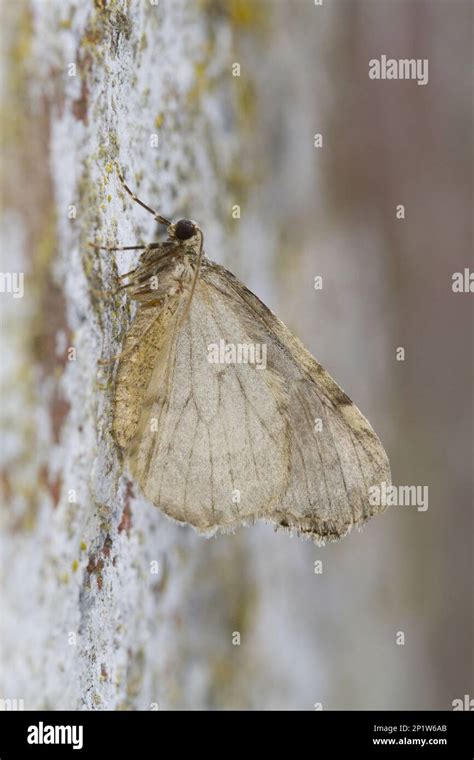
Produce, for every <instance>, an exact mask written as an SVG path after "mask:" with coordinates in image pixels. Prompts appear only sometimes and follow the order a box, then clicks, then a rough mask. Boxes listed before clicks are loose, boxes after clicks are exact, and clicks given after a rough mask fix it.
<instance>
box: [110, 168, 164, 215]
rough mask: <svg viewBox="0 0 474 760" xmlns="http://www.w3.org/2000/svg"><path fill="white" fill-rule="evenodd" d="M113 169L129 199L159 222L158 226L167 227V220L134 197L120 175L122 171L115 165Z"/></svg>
mask: <svg viewBox="0 0 474 760" xmlns="http://www.w3.org/2000/svg"><path fill="white" fill-rule="evenodd" d="M115 168H116V171H117V174H118V178H119V180H120V182H121V183H122V187H123V189H124V190H125V192H126V193H128V194H129V196H130V198H132V199H133V200H134V201H135V203H138V205H139V206H141V207H142V208H144V209H145V211H148V213H149V214H151V215H152V216H153V217H154V218H155V220H156V221H157V222H159V223H160V224H164V225H165V226H166V227H169V226H170V224H171V222H170V221H169V220H168V219H165V218H164V216H161V214H159V213H158V212H157V211H155V210H154V209H152V208H150V206H147V204H146V203H143V201H141V200H140V198H138V196H137V195H135V193H134V192H133V191H132V190H130V188H129V186H128V185H127V183H126V182H125V178H124V176H123V174H122V170H121V169H120V166H119V165H118V164H116V165H115Z"/></svg>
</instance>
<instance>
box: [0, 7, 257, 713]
mask: <svg viewBox="0 0 474 760" xmlns="http://www.w3.org/2000/svg"><path fill="white" fill-rule="evenodd" d="M20 5H21V7H17V8H10V9H4V12H5V16H6V21H7V24H8V38H7V39H8V44H9V46H10V52H9V56H8V65H9V67H10V74H9V76H10V80H11V81H12V86H11V90H10V91H9V92H7V93H6V98H5V100H6V101H7V102H8V104H9V105H10V107H11V104H12V103H13V104H15V107H16V113H15V119H12V134H11V135H9V139H10V141H11V149H12V151H13V153H14V155H15V161H13V160H12V166H11V172H10V174H11V175H12V176H15V177H16V178H17V180H19V181H20V182H21V183H23V184H24V186H25V187H26V188H27V190H26V199H25V193H24V192H23V191H21V192H19V191H18V188H13V190H12V198H11V199H9V206H10V208H11V209H12V211H11V213H10V215H9V216H8V217H7V225H6V235H7V237H8V238H9V255H10V257H11V258H10V259H9V260H8V261H7V262H6V263H5V267H4V268H5V269H8V268H10V269H13V270H15V269H24V270H26V292H25V298H24V300H23V301H22V302H21V303H19V302H13V303H12V309H11V313H10V314H8V318H9V325H10V329H11V330H12V331H13V332H12V334H11V356H10V358H11V363H10V365H9V367H8V370H7V371H6V372H5V376H4V381H5V387H6V388H7V389H8V392H9V394H10V395H9V399H10V403H9V407H8V408H7V409H5V408H4V410H3V411H4V414H5V415H6V417H7V420H6V421H7V423H10V424H11V429H12V430H11V440H12V443H11V449H10V451H9V455H7V458H6V462H5V465H6V466H5V469H4V473H5V475H4V480H5V488H6V492H7V496H8V497H9V502H10V506H9V512H8V514H7V515H6V526H5V528H6V531H8V532H9V533H10V539H9V540H7V542H6V545H5V546H4V547H3V549H4V552H5V555H6V564H5V567H6V573H7V575H6V578H5V592H4V615H3V616H2V619H3V621H4V628H3V630H2V653H3V657H4V663H3V666H4V679H3V681H2V695H3V694H5V695H9V694H10V695H12V696H13V697H15V696H16V697H18V698H22V699H24V701H25V706H26V707H27V708H39V707H46V708H50V709H59V708H82V707H85V708H87V709H134V708H141V709H156V707H157V706H158V707H159V708H162V709H166V708H172V707H176V706H179V707H202V706H212V705H220V706H225V705H227V704H228V705H231V704H235V705H236V706H246V705H248V704H249V703H250V701H251V696H250V695H248V696H245V695H242V694H241V693H240V692H239V690H238V687H237V686H236V685H235V674H236V673H237V672H238V671H239V669H240V668H241V667H242V663H243V662H245V658H244V656H243V649H244V648H241V649H240V650H239V647H236V646H234V645H233V643H232V633H233V632H234V631H238V632H240V634H241V635H242V636H244V632H245V626H246V624H247V623H246V621H247V620H248V618H249V616H251V614H252V610H253V606H254V591H253V586H252V583H251V579H250V577H249V574H248V572H247V569H246V568H247V566H248V551H249V550H248V548H247V547H246V544H245V540H243V539H242V537H239V536H236V537H234V538H233V539H230V538H227V539H224V540H222V541H221V542H219V543H217V542H212V541H205V540H203V539H200V538H199V537H197V536H196V535H195V534H194V533H192V532H190V531H187V530H184V529H182V528H179V527H178V526H175V525H174V524H172V523H170V522H169V521H167V520H166V519H165V518H164V517H163V516H162V515H161V514H160V512H159V511H158V510H156V509H154V508H153V507H151V505H149V504H147V503H145V502H143V501H142V500H141V499H140V498H139V497H138V496H137V494H136V492H135V490H134V487H133V484H132V483H130V482H129V481H127V480H126V478H125V477H124V475H123V468H122V463H121V461H120V459H119V456H118V452H117V449H116V447H115V445H114V443H113V440H112V437H111V429H110V421H111V384H112V366H110V367H109V366H105V367H100V366H99V365H98V360H99V359H100V358H104V357H109V356H111V355H113V354H114V353H117V351H119V350H120V345H121V342H122V340H123V337H124V334H125V331H126V329H127V326H128V324H129V322H130V317H131V314H130V311H129V308H128V306H127V303H126V298H125V297H124V296H107V295H106V294H105V293H104V291H112V290H113V289H114V288H115V287H116V285H117V274H118V273H121V272H124V271H127V269H130V268H131V267H132V263H133V261H134V257H133V255H130V254H128V255H127V254H124V253H122V254H118V255H115V254H109V253H106V252H102V253H100V254H98V253H97V252H96V251H95V250H94V249H92V248H91V247H90V246H89V245H88V244H89V242H90V241H93V240H96V241H107V242H109V243H110V242H116V241H117V242H119V243H122V244H124V243H125V244H133V243H135V242H139V241H140V240H152V239H156V235H157V234H158V230H157V229H156V226H155V224H154V223H153V220H152V219H151V217H149V216H148V215H147V214H146V213H145V212H143V211H142V210H141V209H139V208H138V207H137V206H133V204H131V203H129V202H128V199H125V198H124V194H123V191H122V190H121V188H120V185H119V183H118V182H117V177H116V174H115V171H114V162H118V163H119V164H120V165H121V166H122V167H123V169H124V171H125V172H126V174H127V178H128V179H129V182H130V184H131V185H132V186H133V187H134V188H135V189H136V190H137V192H139V193H140V194H141V195H142V196H143V197H144V198H145V199H147V200H148V201H149V202H150V203H151V204H152V205H154V206H156V207H158V208H159V209H160V210H161V211H162V212H163V213H164V214H167V215H172V216H173V217H176V216H179V215H180V214H181V215H182V214H184V213H185V212H186V213H187V214H188V215H190V216H193V217H195V218H201V219H204V218H207V219H208V220H209V225H208V227H209V230H208V234H207V235H206V241H207V244H208V245H209V246H216V247H217V248H218V249H222V248H223V239H224V235H225V227H226V225H228V226H230V224H231V222H230V220H231V206H232V203H233V201H234V199H235V198H234V189H233V188H234V186H235V179H234V176H233V175H234V172H236V171H237V169H236V167H237V166H238V165H240V168H239V172H240V182H241V183H243V182H248V183H249V184H250V183H251V182H252V181H253V178H252V173H251V172H248V173H246V168H245V164H246V162H245V161H243V162H241V161H240V160H239V147H240V140H241V139H242V135H241V132H243V131H244V129H245V127H242V126H241V124H240V123H239V122H240V120H241V119H243V118H245V109H244V110H242V104H241V103H240V102H239V98H240V97H241V96H240V95H239V91H238V88H237V87H236V86H235V85H234V83H233V81H232V78H231V71H230V65H231V63H232V52H233V45H234V39H233V36H232V35H230V34H228V33H225V30H226V29H228V28H229V15H230V14H231V13H232V12H233V11H232V7H231V6H229V7H228V8H225V7H224V6H222V7H221V8H219V7H218V6H216V8H213V7H212V5H213V4H209V5H208V7H207V6H206V4H203V5H202V7H201V6H199V5H198V4H197V3H190V2H185V1H184V0H176V1H174V2H172V3H159V4H157V5H154V4H151V3H148V2H142V3H138V2H137V3H128V2H124V3H122V2H111V3H99V2H97V3H93V4H89V3H74V2H67V3H64V2H53V3H42V2H32V3H26V2H25V3H22V4H20ZM231 5H232V4H231ZM236 8H237V6H236ZM248 8H249V13H250V16H249V17H248V19H247V17H245V18H244V19H243V22H244V24H247V23H248V24H249V25H250V26H251V28H250V34H251V35H253V34H255V35H258V34H259V33H260V32H259V24H258V19H255V28H252V24H253V15H252V13H251V11H250V5H249V6H248ZM237 10H238V8H237ZM221 30H222V32H223V33H221ZM15 80H16V81H17V85H18V87H19V91H15V88H14V86H13V82H14V81H15ZM223 120H227V122H228V128H227V131H226V129H225V128H224V127H223V124H222V122H223ZM16 130H19V131H20V134H14V132H15V131H16ZM31 132H33V133H34V134H33V136H32V138H31V140H32V141H33V146H32V148H31V150H28V144H29V142H30V137H29V134H30V133H31ZM37 132H39V134H37ZM25 146H26V149H27V153H31V155H28V156H26V157H24V156H22V152H23V149H24V148H25ZM247 169H248V167H247ZM25 200H26V201H27V203H28V205H29V206H30V207H31V209H32V210H31V214H28V213H27V211H26V209H25V205H26V204H25ZM15 214H16V215H17V216H15ZM15 236H16V238H17V239H15ZM23 260H24V263H23ZM19 346H20V349H21V350H19ZM15 381H17V382H18V381H20V382H21V385H20V384H17V382H15ZM9 410H12V412H13V411H14V414H15V416H14V418H13V417H12V419H9V417H8V414H9ZM18 415H20V417H21V419H18ZM15 447H16V448H15ZM210 568H212V572H210V570H209V569H210ZM239 651H240V653H239Z"/></svg>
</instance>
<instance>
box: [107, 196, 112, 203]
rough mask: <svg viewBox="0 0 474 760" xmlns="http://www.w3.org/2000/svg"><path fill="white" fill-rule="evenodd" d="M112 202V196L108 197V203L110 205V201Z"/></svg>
mask: <svg viewBox="0 0 474 760" xmlns="http://www.w3.org/2000/svg"><path fill="white" fill-rule="evenodd" d="M111 200H112V196H111V195H108V196H107V203H110V201H111Z"/></svg>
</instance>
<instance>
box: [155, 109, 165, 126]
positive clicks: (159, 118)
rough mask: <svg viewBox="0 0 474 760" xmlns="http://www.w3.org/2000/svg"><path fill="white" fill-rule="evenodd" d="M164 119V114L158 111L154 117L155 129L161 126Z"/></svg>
mask: <svg viewBox="0 0 474 760" xmlns="http://www.w3.org/2000/svg"><path fill="white" fill-rule="evenodd" d="M164 120H165V116H164V114H163V113H159V114H158V116H157V117H156V119H155V127H156V128H157V129H159V128H160V127H162V126H163V122H164Z"/></svg>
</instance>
